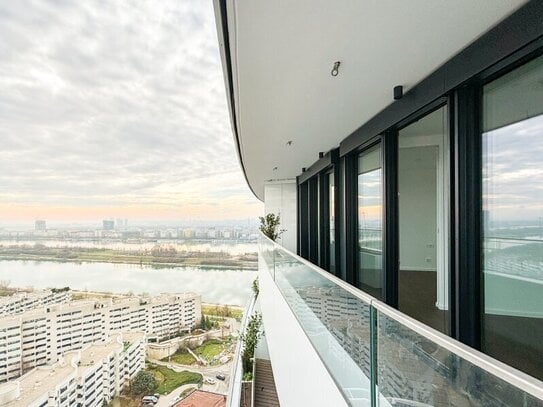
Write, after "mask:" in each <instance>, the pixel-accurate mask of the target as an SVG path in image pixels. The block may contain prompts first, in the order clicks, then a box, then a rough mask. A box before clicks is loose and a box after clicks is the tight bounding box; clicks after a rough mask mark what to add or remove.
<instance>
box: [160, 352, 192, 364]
mask: <svg viewBox="0 0 543 407" xmlns="http://www.w3.org/2000/svg"><path fill="white" fill-rule="evenodd" d="M162 360H163V361H164V362H167V361H168V358H167V357H165V358H164V359H162ZM170 360H171V361H172V362H175V363H179V364H180V365H192V364H193V363H195V362H196V359H194V356H192V355H191V354H190V353H189V352H188V351H187V350H186V349H185V348H179V349H178V351H177V352H175V353H174V354H173V355H172V356H171V358H170Z"/></svg>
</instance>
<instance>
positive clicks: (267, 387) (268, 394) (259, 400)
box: [254, 359, 279, 407]
mask: <svg viewBox="0 0 543 407" xmlns="http://www.w3.org/2000/svg"><path fill="white" fill-rule="evenodd" d="M254 380H255V395H254V396H255V398H254V401H255V404H254V407H279V398H278V397H277V390H276V388H275V379H274V377H273V370H272V365H271V362H270V361H269V360H266V359H255V378H254Z"/></svg>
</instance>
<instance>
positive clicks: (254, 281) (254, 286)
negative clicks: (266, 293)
mask: <svg viewBox="0 0 543 407" xmlns="http://www.w3.org/2000/svg"><path fill="white" fill-rule="evenodd" d="M258 293H260V288H259V286H258V277H257V278H255V279H254V280H253V294H254V295H255V298H256V297H258Z"/></svg>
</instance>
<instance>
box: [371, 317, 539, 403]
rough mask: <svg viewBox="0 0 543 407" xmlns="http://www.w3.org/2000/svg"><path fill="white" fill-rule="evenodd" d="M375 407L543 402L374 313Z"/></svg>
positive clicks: (395, 321) (387, 318) (425, 338)
mask: <svg viewBox="0 0 543 407" xmlns="http://www.w3.org/2000/svg"><path fill="white" fill-rule="evenodd" d="M377 320H378V328H377V349H378V353H377V364H378V369H377V372H378V373H377V384H378V391H379V405H381V406H390V405H392V406H418V407H426V406H428V407H430V406H433V407H441V406H443V407H445V406H447V407H464V406H466V407H468V406H481V407H483V406H484V407H494V406H495V407H511V406H522V407H535V406H541V405H542V402H541V400H538V399H536V398H535V397H533V396H532V395H530V394H528V393H526V392H524V391H522V390H520V389H518V388H517V387H515V386H514V385H512V384H510V383H508V382H506V381H504V380H502V379H500V378H498V377H496V376H495V375H493V374H491V373H490V372H488V371H487V370H484V369H482V368H481V367H479V366H477V365H475V364H473V363H471V362H469V361H468V360H466V359H463V358H462V357H460V356H459V355H458V354H456V353H454V352H451V351H450V350H448V349H446V348H445V347H443V346H440V345H439V344H438V343H437V342H436V341H433V340H431V339H429V338H428V337H425V336H423V335H421V334H419V333H417V332H415V331H414V330H412V329H410V328H408V327H407V326H405V325H403V324H402V323H401V322H399V321H397V320H396V319H393V318H391V317H389V316H388V315H385V314H384V313H382V312H378V316H377Z"/></svg>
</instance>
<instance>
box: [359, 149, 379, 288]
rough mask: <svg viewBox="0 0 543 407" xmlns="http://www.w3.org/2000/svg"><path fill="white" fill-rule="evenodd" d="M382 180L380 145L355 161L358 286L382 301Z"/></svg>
mask: <svg viewBox="0 0 543 407" xmlns="http://www.w3.org/2000/svg"><path fill="white" fill-rule="evenodd" d="M382 189H383V180H382V165H381V145H380V144H377V145H375V146H373V147H371V148H369V149H368V150H366V151H364V152H362V153H361V154H360V156H359V157H358V276H357V280H358V281H357V283H358V286H359V287H360V288H361V289H362V290H364V291H367V292H368V293H369V294H371V295H373V296H375V297H377V298H382V297H383V293H382V280H383V278H382V274H383V247H382V246H383V229H382V221H383V198H382V196H383V194H382Z"/></svg>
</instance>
